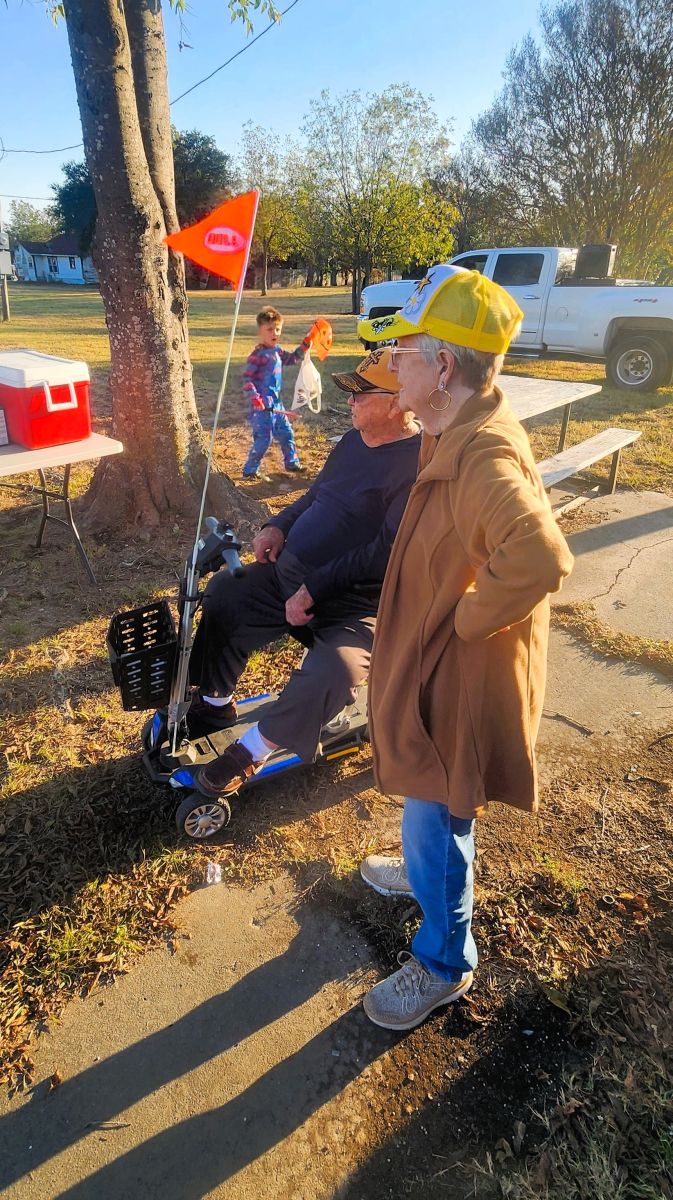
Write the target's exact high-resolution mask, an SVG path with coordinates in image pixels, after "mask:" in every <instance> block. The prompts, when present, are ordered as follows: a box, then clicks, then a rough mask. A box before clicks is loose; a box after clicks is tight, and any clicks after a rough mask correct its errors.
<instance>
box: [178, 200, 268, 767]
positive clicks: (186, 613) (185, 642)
mask: <svg viewBox="0 0 673 1200" xmlns="http://www.w3.org/2000/svg"><path fill="white" fill-rule="evenodd" d="M254 192H255V206H254V209H253V213H252V222H251V225H250V237H249V239H248V245H247V248H246V253H245V259H244V261H243V267H242V270H241V277H240V279H239V281H238V287H237V289H236V299H235V302H234V316H233V319H232V323H231V332H230V334H229V345H228V346H227V355H226V358H225V362H224V370H223V371H222V381H221V383H220V390H219V392H218V394H217V403H216V405H215V413H214V416H213V427H212V429H211V432H210V444H209V446H208V458H207V460H206V473H205V476H204V480H203V489H202V491H201V506H200V508H199V519H198V521H197V524H196V535H195V537H194V545H193V547H192V554H191V558H190V559H189V566H188V568H187V571H186V573H185V595H184V597H183V607H182V616H181V621H180V630H179V635H178V647H177V663H176V670H175V676H174V680H173V686H172V689H171V698H170V701H169V705H168V720H169V726H170V725H171V724H172V730H171V743H172V747H171V748H172V752H173V754H176V752H177V739H178V731H179V727H180V722H181V720H182V718H183V716H184V715H185V714H186V712H187V710H188V707H189V705H188V703H187V702H186V701H185V691H186V688H187V673H188V670H189V655H190V652H191V648H192V639H193V621H194V613H195V611H196V593H195V590H194V588H195V582H196V579H195V577H196V560H197V556H198V553H199V541H200V539H201V525H202V523H203V514H204V512H205V507H206V496H207V492H208V484H209V482H210V473H211V468H212V465H213V453H214V450H215V437H216V434H217V426H218V423H219V419H220V411H221V408H222V400H223V398H224V393H225V389H226V386H227V379H228V377H229V367H230V364H231V358H232V354H233V350H234V338H235V337H236V325H237V323H238V314H239V312H240V308H241V300H242V299H243V288H244V286H245V276H246V274H247V270H248V263H249V261H250V252H251V249H252V235H253V233H254V229H255V222H256V220H257V209H258V207H259V197H260V193H259V191H258V190H257V189H254Z"/></svg>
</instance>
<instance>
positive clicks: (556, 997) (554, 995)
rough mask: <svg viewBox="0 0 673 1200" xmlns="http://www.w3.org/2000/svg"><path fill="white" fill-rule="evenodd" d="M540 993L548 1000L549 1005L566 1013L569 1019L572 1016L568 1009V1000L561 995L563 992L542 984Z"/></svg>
mask: <svg viewBox="0 0 673 1200" xmlns="http://www.w3.org/2000/svg"><path fill="white" fill-rule="evenodd" d="M542 991H543V992H544V994H545V996H546V997H547V999H548V1000H549V1002H550V1004H553V1005H554V1007H555V1008H560V1009H562V1011H563V1012H565V1013H567V1014H568V1016H569V1017H571V1016H572V1013H571V1011H570V1009H569V1008H568V998H567V996H565V995H564V994H563V992H560V991H559V989H558V988H555V987H551V986H550V985H549V984H543V985H542Z"/></svg>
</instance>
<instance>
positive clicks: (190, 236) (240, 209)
mask: <svg viewBox="0 0 673 1200" xmlns="http://www.w3.org/2000/svg"><path fill="white" fill-rule="evenodd" d="M258 203H259V192H258V191H253V192H245V194H244V195H243V196H234V199H233V200H227V201H226V203H225V204H220V206H219V208H216V209H215V210H214V211H213V212H211V213H209V214H208V216H207V217H204V218H203V220H202V221H199V222H198V223H197V224H196V225H189V226H188V227H187V229H181V230H180V232H179V233H169V234H167V236H166V237H165V238H164V241H165V243H166V245H167V246H170V247H171V249H172V250H178V251H179V252H180V254H184V256H185V258H190V259H191V260H192V262H195V263H197V264H198V266H200V267H205V268H206V270H207V271H211V272H212V273H213V275H222V276H223V278H224V279H228V280H229V281H230V283H233V285H234V287H235V288H238V285H239V284H240V282H241V276H242V274H243V272H244V271H245V269H246V266H247V262H248V255H249V252H250V243H251V241H252V231H253V229H254V227H255V217H256V216H257V205H258Z"/></svg>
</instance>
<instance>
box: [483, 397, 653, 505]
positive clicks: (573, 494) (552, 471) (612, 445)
mask: <svg viewBox="0 0 673 1200" xmlns="http://www.w3.org/2000/svg"><path fill="white" fill-rule="evenodd" d="M502 387H503V390H504V391H505V393H506V395H507V397H508V399H509V402H510V405H511V407H512V411H513V412H514V413H516V416H517V417H518V418H519V420H520V421H527V420H530V419H531V418H532V417H539V416H542V415H544V414H545V413H547V412H551V411H553V410H554V409H557V408H562V409H563V416H562V419H561V433H560V437H559V444H558V449H557V451H556V454H554V455H553V456H552V457H551V458H546V459H544V460H543V461H542V462H539V463H538V464H537V465H538V469H539V471H540V475H541V476H542V482H543V483H544V486H545V488H546V489H547V491H548V492H549V491H551V490H552V488H558V487H559V485H560V484H563V485H564V488H563V490H564V494H565V496H564V498H561V499H559V500H558V501H557V502H555V503H553V509H554V513H555V514H556V515H557V516H558V515H559V514H560V513H562V512H567V511H568V509H570V508H575V507H576V506H577V505H578V504H583V503H584V501H585V500H588V499H589V498H590V497H591V496H595V495H597V494H598V493H599V492H601V491H602V492H605V493H607V494H608V495H611V494H612V492H614V490H615V487H616V486H617V472H618V470H619V461H620V456H621V452H622V450H623V449H624V447H625V446H630V445H632V444H633V442H636V441H637V440H638V438H639V437H640V436H641V435H640V430H638V429H603V430H602V431H601V432H600V433H596V434H594V436H593V437H590V438H586V439H585V441H583V442H578V443H577V444H576V445H574V446H568V447H567V448H566V438H567V433H568V424H569V421H570V413H571V410H572V406H573V404H574V403H575V401H577V400H584V399H586V397H587V396H591V395H594V394H595V393H596V392H600V390H601V389H600V386H598V385H597V384H590V383H565V382H564V381H562V380H560V379H533V378H530V377H526V376H521V375H506V376H503V377H502ZM609 457H612V463H611V465H610V474H609V476H608V480H607V483H606V484H604V485H603V484H600V483H599V484H595V485H593V486H589V487H587V485H586V480H579V479H577V478H576V477H577V476H578V475H579V472H580V471H585V470H586V469H587V467H592V466H594V464H595V463H597V462H600V461H601V459H604V458H609ZM568 496H569V498H568Z"/></svg>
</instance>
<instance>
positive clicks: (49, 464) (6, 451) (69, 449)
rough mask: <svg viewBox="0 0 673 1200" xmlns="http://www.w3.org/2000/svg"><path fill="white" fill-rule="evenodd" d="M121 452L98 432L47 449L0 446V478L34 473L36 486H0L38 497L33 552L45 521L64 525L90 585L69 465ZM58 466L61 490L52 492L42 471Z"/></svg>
mask: <svg viewBox="0 0 673 1200" xmlns="http://www.w3.org/2000/svg"><path fill="white" fill-rule="evenodd" d="M123 449H124V447H123V446H122V444H121V442H118V441H116V440H115V439H114V438H109V437H104V436H103V434H101V433H92V434H90V436H89V437H87V438H82V440H81V441H79V442H66V443H65V445H63V446H47V447H44V448H43V449H41V450H26V449H25V447H24V446H14V445H11V446H0V479H4V478H7V477H9V476H11V475H26V474H29V473H30V472H32V471H35V472H36V474H37V475H38V477H39V480H40V485H39V487H37V486H36V485H34V484H12V483H0V487H5V488H12V489H13V490H16V491H23V490H28V491H33V492H37V494H38V495H39V496H40V497H41V500H42V519H41V521H40V528H39V531H38V535H37V541H36V543H35V547H36V549H39V547H40V546H41V545H42V538H43V536H44V530H45V526H46V524H47V521H55V522H56V524H57V525H64V526H65V528H66V529H68V530H69V531H70V534H71V535H72V537H73V538H74V541H75V545H76V547H77V551H78V553H79V556H80V558H81V560H82V563H83V565H84V569H85V570H86V573H87V575H88V576H89V579H90V580H91V582H92V583H96V576H95V575H94V572H93V568H92V566H91V563H90V562H89V559H88V557H87V554H86V551H85V549H84V546H83V545H82V539H81V538H80V536H79V532H78V530H77V526H76V525H75V521H74V518H73V515H72V506H71V502H70V494H69V489H70V468H71V467H72V465H73V463H79V462H92V461H93V460H94V459H97V458H106V457H107V456H108V455H110V454H121V452H122V450H123ZM61 467H63V481H62V486H61V490H60V491H53V490H51V489H50V488H49V486H48V484H47V478H46V476H45V471H48V470H51V469H52V468H59V469H60V468H61ZM50 500H60V501H61V503H62V504H63V507H64V509H65V514H66V519H65V520H63V518H62V517H55V516H54V514H53V513H52V512H51V511H50V508H49V501H50Z"/></svg>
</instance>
